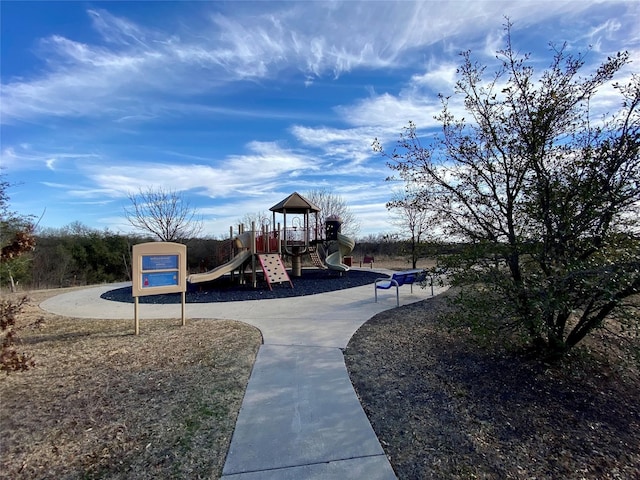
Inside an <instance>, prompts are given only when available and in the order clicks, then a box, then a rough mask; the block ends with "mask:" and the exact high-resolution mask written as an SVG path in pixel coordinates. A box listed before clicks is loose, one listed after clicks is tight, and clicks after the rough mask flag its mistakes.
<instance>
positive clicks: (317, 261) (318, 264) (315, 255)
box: [309, 248, 327, 268]
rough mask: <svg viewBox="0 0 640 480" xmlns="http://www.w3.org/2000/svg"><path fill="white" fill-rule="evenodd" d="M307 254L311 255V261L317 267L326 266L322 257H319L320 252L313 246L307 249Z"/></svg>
mask: <svg viewBox="0 0 640 480" xmlns="http://www.w3.org/2000/svg"><path fill="white" fill-rule="evenodd" d="M309 255H310V256H311V261H312V262H313V264H314V265H315V266H316V267H317V268H327V266H326V265H325V264H324V262H323V261H322V259H321V258H320V253H319V252H318V250H317V249H315V248H310V249H309Z"/></svg>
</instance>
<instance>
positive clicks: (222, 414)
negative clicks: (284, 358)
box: [0, 291, 262, 479]
mask: <svg viewBox="0 0 640 480" xmlns="http://www.w3.org/2000/svg"><path fill="white" fill-rule="evenodd" d="M55 293H61V292H60V291H51V292H40V293H38V292H36V293H35V294H34V295H32V297H34V300H33V301H32V302H31V303H30V305H29V306H28V308H27V310H26V311H25V314H24V315H22V316H21V321H22V322H23V323H27V322H30V321H32V320H34V319H36V318H39V317H41V316H43V317H44V320H45V321H44V325H43V326H42V327H40V328H37V329H25V330H22V331H21V332H20V337H21V339H22V340H23V342H22V344H21V345H20V349H21V350H22V351H25V352H28V353H29V354H30V355H32V356H33V357H34V359H35V362H36V365H35V368H33V369H31V370H29V371H27V372H22V373H14V374H11V375H4V374H3V375H2V376H1V377H0V402H1V403H0V405H1V408H0V431H1V432H2V439H1V441H0V459H1V460H0V478H3V479H5V478H6V479H33V478H55V479H76V478H77V479H81V478H82V479H85V478H110V479H142V478H189V479H199V478H219V476H220V475H221V473H222V467H223V464H224V460H225V457H226V454H227V450H228V447H229V443H230V440H231V435H232V433H233V429H234V427H235V421H236V418H237V413H238V411H239V408H240V404H241V402H242V397H243V395H244V391H245V388H246V384H247V381H248V379H249V374H250V372H251V368H252V366H253V362H254V360H255V355H256V353H257V350H258V347H259V345H260V343H261V341H262V338H261V336H260V332H259V331H258V330H257V329H255V328H253V327H251V326H249V325H246V324H243V323H239V322H233V321H215V320H198V319H188V320H187V325H186V326H185V327H181V326H180V320H179V319H177V320H176V319H166V320H146V321H145V320H142V321H141V331H142V332H143V333H142V334H141V335H139V336H135V335H133V334H132V332H133V320H132V319H131V320H86V319H77V318H66V317H60V316H56V315H52V314H48V313H45V312H43V311H41V310H40V309H39V308H38V307H37V304H38V303H39V302H40V301H42V300H43V299H44V298H46V297H47V296H48V295H52V294H55Z"/></svg>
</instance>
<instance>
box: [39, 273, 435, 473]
mask: <svg viewBox="0 0 640 480" xmlns="http://www.w3.org/2000/svg"><path fill="white" fill-rule="evenodd" d="M380 273H383V274H385V273H389V272H388V271H382V270H380ZM293 281H294V285H295V279H293ZM125 285H126V284H125ZM119 286H122V285H105V286H103V287H96V288H92V289H87V290H80V291H76V292H69V293H66V294H62V295H59V296H57V297H53V298H51V299H49V300H46V301H45V302H43V303H42V304H41V307H42V308H43V309H45V310H47V311H50V312H53V313H58V314H61V315H72V316H77V317H82V318H131V319H133V305H132V304H123V303H118V302H111V301H107V300H102V299H100V298H99V297H100V295H101V294H102V293H104V292H105V291H108V290H111V289H114V288H118V287H119ZM441 291H442V289H436V291H435V293H436V294H438V293H440V292H441ZM430 296H431V290H430V289H426V290H425V289H422V288H420V287H417V286H416V287H414V288H413V293H410V289H409V287H408V286H406V287H400V304H401V305H406V304H409V303H413V302H416V301H419V300H423V299H425V298H429V297H430ZM395 307H396V298H395V291H394V290H386V291H384V290H383V291H381V292H379V295H378V303H374V286H373V285H365V286H362V287H356V288H350V289H346V290H337V291H333V292H327V293H322V294H318V295H311V296H301V297H292V298H283V299H272V300H250V301H244V302H222V303H204V304H202V303H201V304H187V321H188V319H189V318H211V319H233V320H239V321H243V322H246V323H248V324H251V325H254V326H255V327H257V328H259V329H260V331H261V332H262V335H263V339H264V344H263V345H262V346H261V347H260V350H259V351H258V356H257V358H256V363H255V365H254V367H253V371H252V373H251V377H250V379H249V384H248V386H247V391H246V393H245V397H244V400H243V402H242V407H241V409H240V413H239V416H238V420H237V423H236V428H235V431H234V434H233V438H232V440H231V446H230V448H229V452H228V455H227V459H226V463H225V465H224V470H223V476H222V479H223V480H232V479H233V480H256V479H266V480H271V479H273V480H275V479H278V480H288V479H292V480H293V479H296V480H300V479H364V478H366V479H371V480H378V479H379V480H386V479H395V478H396V477H395V474H394V473H393V469H392V468H391V465H390V464H389V462H388V460H387V458H386V456H385V454H384V451H383V450H382V447H381V446H380V443H379V442H378V439H377V437H376V435H375V433H374V431H373V429H372V428H371V425H370V424H369V421H368V419H367V417H366V415H365V413H364V411H363V410H362V407H361V406H360V402H359V400H358V398H357V396H356V393H355V391H354V390H353V387H352V385H351V381H350V379H349V375H348V373H347V369H346V367H345V364H344V358H343V355H342V350H341V349H343V348H345V347H346V345H347V343H348V342H349V339H350V338H351V336H352V335H353V333H354V332H355V331H356V330H357V329H358V328H359V327H360V326H361V325H362V324H363V323H364V322H366V321H367V320H368V319H369V318H371V317H372V316H374V315H375V314H377V313H379V312H381V311H383V310H388V309H390V308H395ZM180 309H181V307H180V305H147V304H142V305H140V306H139V315H140V318H167V317H169V318H171V317H176V318H179V317H180V315H181V313H180Z"/></svg>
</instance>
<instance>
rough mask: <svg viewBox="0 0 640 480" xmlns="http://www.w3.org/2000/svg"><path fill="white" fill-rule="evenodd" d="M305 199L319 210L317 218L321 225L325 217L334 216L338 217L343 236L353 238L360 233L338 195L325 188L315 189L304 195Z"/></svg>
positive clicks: (354, 220)
mask: <svg viewBox="0 0 640 480" xmlns="http://www.w3.org/2000/svg"><path fill="white" fill-rule="evenodd" d="M305 197H306V198H307V200H309V201H310V202H311V203H313V204H314V205H315V206H316V207H318V208H319V209H320V213H319V214H318V218H319V221H320V222H321V223H322V224H323V225H324V222H325V220H326V219H327V217H329V216H331V215H335V216H337V217H340V220H341V221H342V232H343V233H344V234H345V235H349V236H352V237H354V236H356V235H357V234H358V232H359V231H360V224H359V223H358V222H357V220H356V219H355V216H354V215H353V213H352V212H351V210H350V209H349V207H348V206H347V203H346V202H345V200H344V198H342V197H341V196H340V195H337V194H335V193H333V192H331V191H330V190H327V189H325V188H316V189H314V190H310V191H308V192H307V193H305Z"/></svg>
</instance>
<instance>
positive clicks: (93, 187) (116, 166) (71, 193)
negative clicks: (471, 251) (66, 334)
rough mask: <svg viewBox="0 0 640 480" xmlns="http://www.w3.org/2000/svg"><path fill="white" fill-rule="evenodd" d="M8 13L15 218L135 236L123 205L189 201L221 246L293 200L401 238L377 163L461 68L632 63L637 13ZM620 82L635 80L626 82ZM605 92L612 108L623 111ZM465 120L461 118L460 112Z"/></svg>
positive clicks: (163, 8) (7, 100)
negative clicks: (330, 202) (157, 191)
mask: <svg viewBox="0 0 640 480" xmlns="http://www.w3.org/2000/svg"><path fill="white" fill-rule="evenodd" d="M0 8H1V22H2V24H1V27H2V30H1V35H2V38H1V40H2V42H1V52H0V53H1V65H0V66H1V71H0V77H1V81H2V86H1V89H2V90H1V95H2V97H1V132H0V133H1V159H0V160H1V166H2V172H3V173H4V174H5V175H6V179H7V180H8V181H10V182H12V183H14V184H15V186H14V187H12V188H11V190H10V192H9V193H10V195H11V206H12V208H13V209H14V210H17V211H18V212H20V213H22V214H34V215H37V216H40V215H41V214H42V213H43V212H44V216H43V218H42V220H41V223H40V225H41V226H43V227H61V226H64V225H68V224H69V223H71V222H75V221H79V222H81V223H83V224H85V225H87V226H89V227H92V228H97V229H104V228H109V229H110V230H112V231H116V232H125V231H130V227H129V226H128V225H127V223H126V221H124V219H123V207H125V206H127V205H128V204H129V201H128V199H127V195H128V194H129V193H130V192H137V191H138V190H139V189H140V188H143V189H146V188H148V187H153V188H164V189H171V190H176V191H179V192H182V194H183V195H184V197H185V198H186V199H188V201H189V202H190V203H191V205H192V206H194V207H195V208H196V209H197V211H198V213H199V214H200V215H202V217H203V219H204V221H205V222H204V225H205V228H204V232H203V234H205V235H210V236H216V237H220V236H224V235H226V234H227V232H228V230H229V226H230V225H234V224H235V223H236V222H237V220H238V219H240V218H241V217H242V216H244V215H245V214H252V213H256V212H261V211H267V210H268V209H269V207H271V206H273V205H274V204H276V203H277V202H279V201H280V200H282V199H283V198H284V197H286V196H287V195H289V194H290V193H292V192H294V191H298V192H300V193H302V194H304V193H305V192H307V191H309V190H312V189H317V188H323V189H327V190H329V191H331V192H332V193H334V194H336V195H340V196H341V197H342V198H343V199H344V200H345V202H346V203H347V205H348V206H349V208H350V209H351V211H352V212H353V214H354V216H355V217H356V219H357V220H358V221H359V223H360V236H366V235H368V234H378V233H389V232H392V231H397V228H396V227H394V225H392V224H391V223H390V216H389V213H388V212H387V210H386V208H385V203H386V202H387V201H389V200H390V199H391V197H392V195H393V190H394V189H395V188H398V187H399V185H394V184H393V183H389V182H385V178H386V177H388V176H389V175H390V174H391V171H390V170H389V169H388V168H387V166H386V163H385V160H384V159H383V158H381V157H380V156H378V155H376V154H375V153H373V151H372V149H371V143H372V141H373V139H374V138H375V137H378V138H379V139H381V140H382V141H383V142H384V144H385V145H387V146H391V145H392V144H393V142H394V141H395V140H396V139H397V137H398V134H399V133H400V131H401V129H402V127H403V126H405V125H406V124H407V123H408V121H409V120H412V121H414V122H415V123H417V125H418V127H419V128H420V129H422V130H424V131H429V130H430V129H434V128H436V123H435V121H434V119H433V115H435V114H436V113H437V112H438V111H439V101H438V98H437V94H438V93H443V94H445V95H447V94H450V93H451V92H452V91H453V84H454V82H455V78H456V77H455V69H456V66H457V65H458V64H459V61H460V58H459V56H458V53H459V52H460V51H462V50H467V49H469V50H471V51H472V54H473V55H474V57H475V58H476V59H477V60H479V61H480V62H483V63H488V64H490V65H491V64H492V62H493V61H494V60H495V51H496V50H497V49H498V48H501V47H502V46H504V44H503V34H504V29H503V24H504V17H505V16H508V17H509V18H510V20H511V21H512V22H513V24H514V26H513V29H512V37H513V43H514V44H515V46H516V48H517V49H518V50H519V51H521V52H523V53H524V52H530V53H531V54H532V61H533V62H534V64H536V65H539V66H540V68H544V67H545V66H546V65H548V64H549V62H550V59H551V54H550V52H549V47H548V45H549V42H554V43H556V44H561V43H563V42H567V44H568V48H569V49H570V51H572V52H579V51H581V52H584V51H586V50H587V48H588V47H589V46H591V52H590V53H589V55H588V57H587V63H588V64H587V70H588V69H589V68H591V67H592V66H594V65H596V64H598V63H599V62H601V61H602V60H603V59H604V58H606V56H607V55H611V54H613V53H614V52H616V51H619V50H629V51H630V52H631V55H632V58H633V59H634V60H635V63H633V64H632V65H631V67H630V68H628V69H627V70H626V71H625V72H623V75H630V74H631V72H632V71H634V70H635V71H636V72H638V71H639V70H640V68H639V67H638V64H639V63H640V27H639V25H640V2H635V1H633V2H613V1H612V2H599V1H562V0H553V1H540V0H538V1H535V2H528V1H516V2H514V1H473V2H471V1H449V2H444V1H438V2H434V1H432V2H417V3H414V2H378V1H377V2H373V1H370V2H356V1H349V2H339V1H332V2H325V1H318V2H151V1H149V2H91V1H83V2H15V1H6V0H5V1H3V2H1V3H0ZM622 79H624V77H623V78H622ZM613 100H615V99H614V98H613V97H612V96H610V95H607V92H606V91H605V92H604V93H603V96H602V105H601V108H602V109H606V108H609V106H612V107H615V105H616V103H615V101H614V103H610V102H611V101H613ZM454 107H455V104H454Z"/></svg>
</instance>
